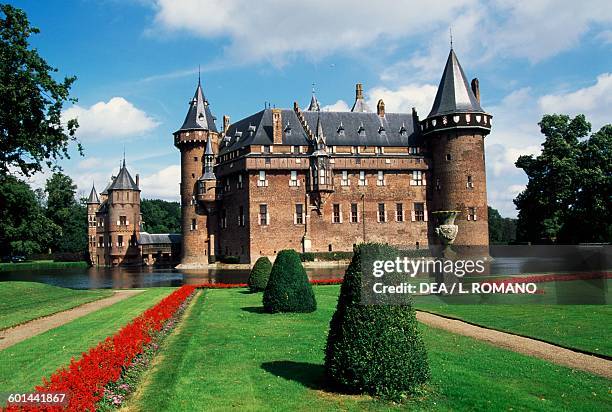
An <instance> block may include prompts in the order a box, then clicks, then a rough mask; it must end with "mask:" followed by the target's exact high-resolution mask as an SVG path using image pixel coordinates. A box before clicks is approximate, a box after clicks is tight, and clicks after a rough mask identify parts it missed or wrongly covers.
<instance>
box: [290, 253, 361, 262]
mask: <svg viewBox="0 0 612 412" xmlns="http://www.w3.org/2000/svg"><path fill="white" fill-rule="evenodd" d="M352 257H353V252H304V253H300V259H301V260H302V262H314V261H315V260H320V261H336V260H348V259H350V258H352Z"/></svg>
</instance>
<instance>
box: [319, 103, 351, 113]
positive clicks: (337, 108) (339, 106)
mask: <svg viewBox="0 0 612 412" xmlns="http://www.w3.org/2000/svg"><path fill="white" fill-rule="evenodd" d="M350 110H351V107H350V106H349V105H348V103H347V102H345V101H344V100H338V101H337V102H336V103H334V104H328V105H327V106H322V107H321V111H323V112H348V111H350Z"/></svg>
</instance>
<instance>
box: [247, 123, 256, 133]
mask: <svg viewBox="0 0 612 412" xmlns="http://www.w3.org/2000/svg"><path fill="white" fill-rule="evenodd" d="M255 130H256V128H255V126H253V125H252V124H250V125H249V128H248V132H249V134H250V135H251V136H253V135H254V134H255Z"/></svg>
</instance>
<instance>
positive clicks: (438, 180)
mask: <svg viewBox="0 0 612 412" xmlns="http://www.w3.org/2000/svg"><path fill="white" fill-rule="evenodd" d="M441 188H442V187H441V186H440V179H436V190H440V189H441Z"/></svg>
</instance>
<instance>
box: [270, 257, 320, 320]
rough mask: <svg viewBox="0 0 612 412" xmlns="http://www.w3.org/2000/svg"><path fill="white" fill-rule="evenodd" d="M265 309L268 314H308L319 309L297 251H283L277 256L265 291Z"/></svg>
mask: <svg viewBox="0 0 612 412" xmlns="http://www.w3.org/2000/svg"><path fill="white" fill-rule="evenodd" d="M263 307H264V310H265V311H266V312H268V313H277V312H304V313H307V312H314V311H315V310H316V309H317V302H316V300H315V296H314V292H313V290H312V286H311V285H310V282H309V281H308V276H307V275H306V271H305V270H304V266H302V261H301V260H300V255H299V254H298V253H297V252H296V251H295V250H293V249H288V250H281V251H280V252H278V255H276V259H275V260H274V265H273V266H272V271H271V272H270V279H269V280H268V285H267V286H266V290H265V291H264V295H263Z"/></svg>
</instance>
